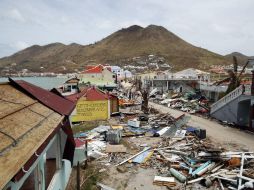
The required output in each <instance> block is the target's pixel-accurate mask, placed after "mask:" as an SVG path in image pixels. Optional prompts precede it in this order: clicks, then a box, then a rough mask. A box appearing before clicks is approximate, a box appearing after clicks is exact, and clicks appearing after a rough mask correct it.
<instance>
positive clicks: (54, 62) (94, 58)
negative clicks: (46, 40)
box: [0, 25, 231, 72]
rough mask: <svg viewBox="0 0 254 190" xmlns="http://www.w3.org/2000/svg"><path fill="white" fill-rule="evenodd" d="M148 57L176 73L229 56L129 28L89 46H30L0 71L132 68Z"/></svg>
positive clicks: (1, 62)
mask: <svg viewBox="0 0 254 190" xmlns="http://www.w3.org/2000/svg"><path fill="white" fill-rule="evenodd" d="M150 54H154V55H158V56H162V57H164V58H165V60H166V62H167V63H169V64H170V65H172V66H174V68H175V69H176V70H179V69H183V68H186V67H194V68H199V69H205V68H208V67H209V65H211V64H218V65H219V64H220V65H224V64H230V63H231V56H222V55H219V54H216V53H213V52H211V51H208V50H206V49H203V48H199V47H196V46H193V45H191V44H190V43H188V42H186V41H184V40H182V39H181V38H180V37H178V36H177V35H175V34H173V33H172V32H170V31H168V30H167V29H166V28H164V27H162V26H156V25H149V26H147V27H145V28H143V27H141V26H138V25H133V26H130V27H128V28H123V29H121V30H118V31H116V32H114V33H113V34H111V35H109V36H107V37H106V38H104V39H102V40H101V41H98V42H96V43H94V44H91V45H80V44H76V43H72V44H69V45H65V44H62V43H52V44H48V45H45V46H39V45H33V46H31V47H28V48H26V49H24V50H22V51H19V52H17V53H15V54H13V55H11V56H9V57H4V58H1V59H0V71H3V70H6V69H7V70H8V69H9V70H22V69H24V68H26V69H28V70H30V71H35V72H38V71H39V72H42V71H45V72H46V71H51V72H73V71H75V70H81V69H83V68H84V66H85V65H88V64H105V63H108V64H116V65H126V64H132V58H133V57H137V56H147V55H150Z"/></svg>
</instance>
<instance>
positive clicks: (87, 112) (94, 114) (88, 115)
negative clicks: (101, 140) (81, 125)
mask: <svg viewBox="0 0 254 190" xmlns="http://www.w3.org/2000/svg"><path fill="white" fill-rule="evenodd" d="M75 109H76V110H75V111H74V113H73V115H72V117H71V121H72V122H79V121H93V120H106V119H108V101H107V100H100V101H86V100H84V99H83V100H82V99H80V100H79V101H78V102H77V105H76V108H75Z"/></svg>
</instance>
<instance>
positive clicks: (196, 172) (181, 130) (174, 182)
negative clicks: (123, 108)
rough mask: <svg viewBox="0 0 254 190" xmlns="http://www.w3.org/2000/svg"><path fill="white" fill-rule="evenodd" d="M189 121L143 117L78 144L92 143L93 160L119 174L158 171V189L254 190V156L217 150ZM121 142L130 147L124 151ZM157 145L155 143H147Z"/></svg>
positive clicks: (95, 131)
mask: <svg viewBox="0 0 254 190" xmlns="http://www.w3.org/2000/svg"><path fill="white" fill-rule="evenodd" d="M188 120H189V117H187V116H185V115H182V116H180V117H179V118H173V117H172V116H170V115H166V114H153V115H144V114H139V115H135V116H133V118H131V119H129V120H128V121H127V123H121V124H118V125H111V126H99V127H97V128H95V129H93V130H92V131H89V132H87V133H85V134H82V133H81V134H79V135H77V138H78V139H79V140H80V139H81V140H82V139H83V140H85V141H87V142H88V145H87V147H88V148H87V149H88V156H89V157H92V158H94V159H96V160H97V161H100V163H103V164H104V165H105V166H108V167H109V166H111V167H112V165H113V166H115V167H117V170H118V171H119V172H124V171H123V170H126V168H125V167H124V166H125V165H128V168H130V167H133V166H135V165H138V166H140V167H142V168H153V169H156V171H157V174H156V175H155V176H154V181H153V184H154V185H159V186H167V187H169V188H175V189H180V188H182V187H187V188H195V189H198V188H200V189H205V188H213V189H215V188H220V189H225V188H226V189H248V188H250V189H251V188H253V184H254V154H253V152H248V150H245V151H233V152H232V150H226V149H225V148H223V147H218V146H217V145H216V144H214V143H212V142H211V141H210V140H209V139H208V138H206V131H205V130H202V129H198V128H195V127H191V126H188V125H187V124H186V123H187V121H188ZM123 139H124V140H125V141H128V142H129V144H131V147H126V146H125V145H124V144H123V143H122V142H123ZM155 139H156V140H157V141H156V143H152V144H148V143H147V142H148V141H149V140H155ZM134 140H136V141H135V143H134ZM137 140H139V143H137Z"/></svg>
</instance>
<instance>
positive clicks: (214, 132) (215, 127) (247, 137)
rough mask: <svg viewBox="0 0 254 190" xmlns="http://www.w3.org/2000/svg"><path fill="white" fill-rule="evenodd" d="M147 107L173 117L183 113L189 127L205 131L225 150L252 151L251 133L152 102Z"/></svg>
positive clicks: (253, 146) (253, 139)
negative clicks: (187, 119)
mask: <svg viewBox="0 0 254 190" xmlns="http://www.w3.org/2000/svg"><path fill="white" fill-rule="evenodd" d="M149 106H151V107H153V108H155V109H157V110H159V111H160V112H161V113H169V114H171V115H172V116H174V117H178V116H180V115H182V114H183V113H184V114H186V115H189V116H190V117H191V119H190V121H189V122H188V124H189V125H191V126H193V127H199V128H201V129H206V134H207V136H208V137H210V138H211V139H212V140H213V141H216V142H219V143H221V144H223V146H224V147H225V148H227V146H232V145H237V146H241V147H244V148H248V149H249V150H250V151H254V134H252V133H249V132H247V131H241V130H239V129H236V128H231V127H226V126H223V125H220V124H219V123H217V122H216V121H210V120H208V119H204V118H202V117H198V116H195V115H190V114H187V113H185V112H182V111H178V110H174V109H171V108H168V107H165V106H163V105H159V104H155V103H152V102H149Z"/></svg>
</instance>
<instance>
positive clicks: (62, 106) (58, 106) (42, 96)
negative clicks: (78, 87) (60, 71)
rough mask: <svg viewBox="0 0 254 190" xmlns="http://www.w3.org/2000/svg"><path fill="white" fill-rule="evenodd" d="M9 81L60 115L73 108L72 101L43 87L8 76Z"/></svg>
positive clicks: (68, 113)
mask: <svg viewBox="0 0 254 190" xmlns="http://www.w3.org/2000/svg"><path fill="white" fill-rule="evenodd" d="M9 81H10V82H11V83H12V84H13V85H16V86H18V87H19V88H20V89H21V90H23V91H25V92H26V93H27V94H29V95H31V96H32V97H34V98H35V99H37V100H38V101H39V102H41V103H42V104H44V105H45V106H47V107H49V108H51V109H52V110H54V111H56V112H57V113H59V114H62V115H67V116H68V115H70V114H71V112H72V110H73V109H74V106H75V105H74V104H73V102H72V101H69V100H67V99H65V98H62V97H60V96H58V95H56V94H54V93H52V92H50V91H47V90H45V89H43V88H40V87H38V86H35V85H33V84H31V83H28V82H26V81H23V80H12V79H10V78H9Z"/></svg>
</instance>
